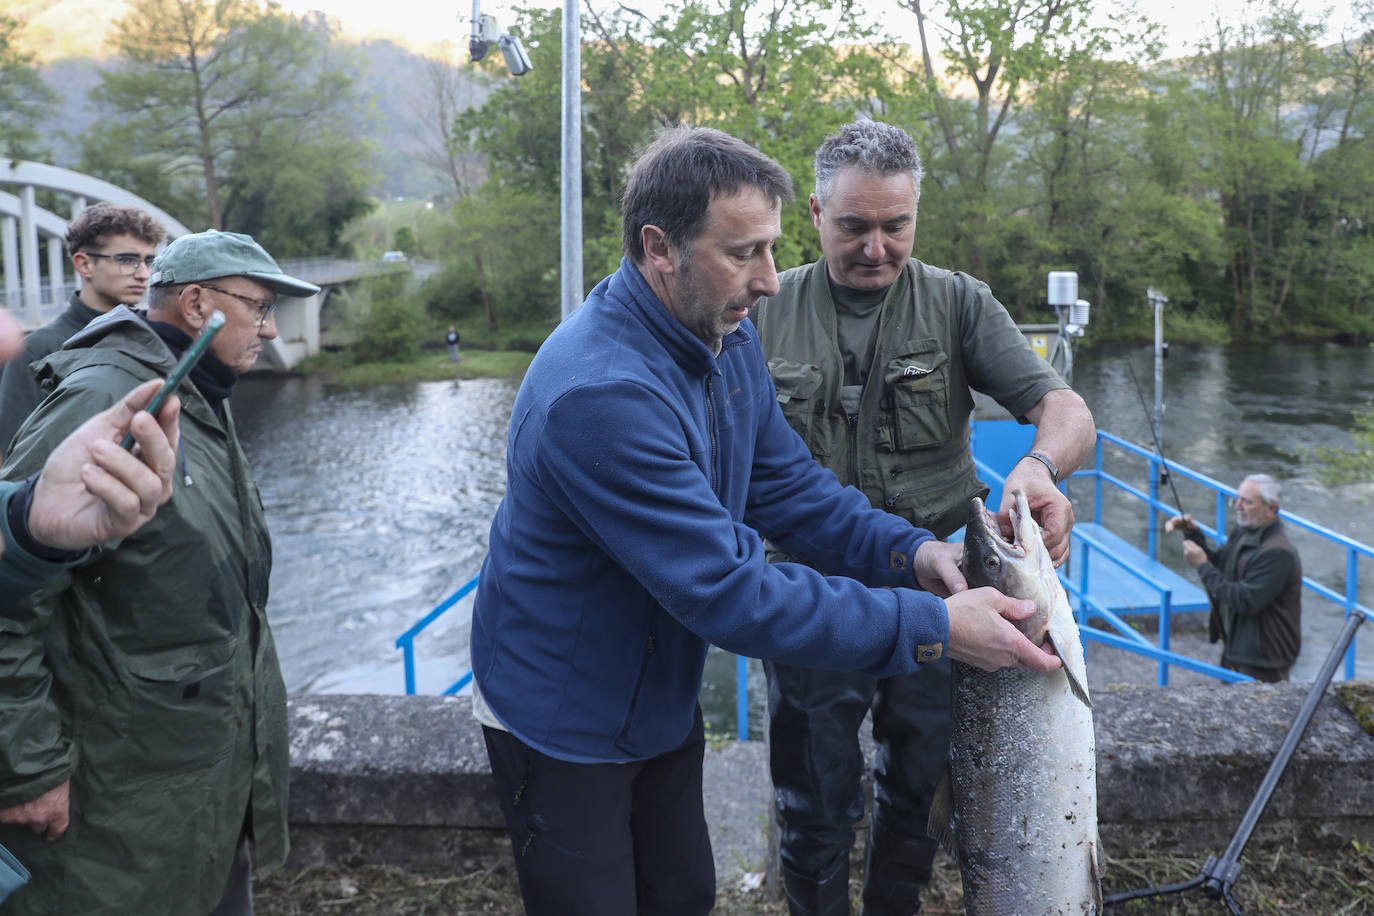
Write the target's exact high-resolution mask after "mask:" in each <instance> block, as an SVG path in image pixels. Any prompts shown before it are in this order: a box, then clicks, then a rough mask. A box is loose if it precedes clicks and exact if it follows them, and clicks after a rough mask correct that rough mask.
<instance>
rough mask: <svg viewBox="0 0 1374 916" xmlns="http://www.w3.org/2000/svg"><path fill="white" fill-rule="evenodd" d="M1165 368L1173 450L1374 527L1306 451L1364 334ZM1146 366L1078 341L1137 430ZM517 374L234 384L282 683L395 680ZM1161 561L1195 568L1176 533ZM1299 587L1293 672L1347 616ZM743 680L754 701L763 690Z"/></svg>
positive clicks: (1326, 563)
mask: <svg viewBox="0 0 1374 916" xmlns="http://www.w3.org/2000/svg"><path fill="white" fill-rule="evenodd" d="M1128 365H1129V367H1130V368H1133V369H1134V380H1133V378H1132V374H1131V371H1130V368H1128ZM1164 367H1165V372H1164V375H1165V403H1166V414H1165V421H1164V429H1165V432H1164V436H1163V441H1162V445H1163V450H1164V454H1165V455H1166V456H1167V457H1169V458H1170V459H1173V460H1175V461H1178V462H1181V463H1183V464H1186V465H1189V466H1191V467H1193V468H1194V469H1196V470H1198V471H1201V472H1203V473H1205V474H1207V475H1209V476H1212V477H1214V478H1216V479H1218V480H1220V481H1222V482H1223V483H1227V484H1230V485H1232V486H1234V485H1235V484H1236V483H1238V482H1239V480H1240V478H1241V477H1243V476H1244V475H1245V474H1247V473H1252V472H1264V473H1268V474H1271V475H1273V476H1274V477H1276V478H1277V479H1279V480H1280V481H1281V482H1283V484H1284V486H1285V498H1284V508H1285V509H1287V510H1289V511H1291V512H1293V513H1295V514H1297V515H1300V516H1303V517H1305V518H1308V519H1311V520H1313V521H1317V522H1319V523H1321V524H1322V525H1325V526H1326V527H1328V528H1330V529H1332V530H1333V531H1336V532H1338V533H1340V534H1343V535H1346V536H1348V537H1351V538H1355V539H1357V540H1360V541H1364V542H1366V543H1370V542H1374V522H1371V519H1370V512H1371V507H1374V483H1371V482H1368V481H1366V482H1362V483H1359V484H1357V485H1353V486H1349V487H1345V488H1341V489H1339V490H1333V489H1332V488H1329V487H1327V486H1325V485H1323V484H1322V483H1321V482H1320V480H1319V479H1318V474H1317V467H1316V465H1315V464H1314V463H1313V462H1312V461H1311V460H1310V458H1308V457H1306V452H1305V451H1304V450H1305V449H1310V448H1311V447H1312V446H1315V445H1349V444H1351V443H1352V442H1353V439H1352V437H1351V432H1350V431H1351V429H1352V428H1353V422H1352V410H1357V409H1360V410H1362V409H1368V408H1369V407H1371V406H1374V350H1370V349H1368V348H1353V347H1340V346H1335V345H1274V346H1262V347H1250V348H1225V349H1223V348H1216V347H1198V348H1190V347H1183V346H1175V347H1173V348H1172V352H1171V354H1170V356H1169V358H1168V359H1167V360H1166V361H1165V363H1164ZM1153 379H1154V368H1153V356H1152V351H1151V349H1150V348H1149V347H1134V348H1128V349H1114V350H1110V351H1106V352H1102V351H1098V352H1092V353H1086V354H1080V355H1079V357H1078V360H1077V364H1076V367H1075V377H1074V383H1075V387H1076V388H1077V389H1078V390H1079V391H1080V392H1081V393H1082V394H1083V396H1084V398H1085V400H1086V401H1087V402H1088V405H1089V406H1090V407H1091V408H1092V411H1093V414H1094V416H1095V417H1096V419H1097V422H1098V425H1099V427H1100V428H1101V429H1104V430H1106V431H1108V432H1112V433H1115V434H1117V435H1119V436H1121V437H1123V438H1126V439H1128V440H1130V441H1133V442H1136V443H1138V444H1142V445H1146V444H1148V443H1150V441H1151V440H1150V426H1149V414H1147V412H1146V407H1144V406H1142V403H1141V402H1142V398H1143V400H1144V401H1145V402H1146V404H1148V405H1149V409H1150V410H1152V409H1153V399H1154V387H1153V385H1154V382H1153ZM1137 382H1138V384H1139V386H1140V389H1139V391H1138V390H1137V387H1136V383H1137ZM515 390H516V386H515V384H514V383H512V382H509V381H506V380H499V379H490V380H482V379H478V380H466V381H462V382H461V383H459V382H424V383H416V384H396V385H381V386H376V387H370V388H350V387H346V386H337V385H330V384H326V383H324V382H321V381H320V380H318V379H314V378H310V379H301V378H270V377H250V378H246V379H243V380H242V381H241V382H240V383H239V386H238V390H237V391H236V392H235V394H234V402H233V403H234V410H235V414H236V417H237V419H238V422H239V425H240V428H241V432H242V436H243V440H244V447H245V449H246V451H247V452H248V455H249V457H250V459H251V460H252V462H253V465H254V467H255V469H256V471H257V476H258V481H259V484H260V486H261V489H262V494H263V500H264V503H265V505H266V509H267V518H268V522H269V524H270V526H271V529H272V536H273V551H274V554H275V558H274V567H273V571H272V592H271V601H270V605H269V613H270V616H271V620H272V626H273V629H274V631H275V633H276V639H277V645H278V648H279V650H280V653H281V657H282V667H283V670H284V673H285V676H286V683H287V688H288V690H290V691H291V692H293V693H301V692H306V693H309V692H314V693H364V692H373V693H399V692H402V691H403V689H404V680H403V673H402V662H401V653H400V651H399V650H397V649H396V648H395V647H394V642H395V638H396V637H397V636H398V635H400V634H401V633H402V632H404V631H405V630H406V629H407V628H408V627H409V626H410V625H411V624H412V623H414V622H415V621H416V620H417V619H418V618H420V617H421V616H422V615H423V614H425V613H426V612H427V611H428V610H429V609H430V608H431V607H433V606H434V605H435V604H437V603H438V602H439V601H440V600H441V599H442V598H443V597H445V596H446V595H448V594H449V593H451V592H452V591H453V590H454V589H455V588H456V587H457V586H458V585H460V584H462V583H463V582H465V581H466V580H467V579H468V578H470V577H471V576H472V575H474V574H475V573H476V572H477V570H478V567H479V566H480V563H481V558H482V556H483V554H484V553H485V550H486V542H487V529H488V526H489V524H490V519H491V515H492V512H493V511H494V509H495V507H496V504H497V503H498V502H499V500H500V498H501V494H502V491H503V489H504V483H505V464H504V453H505V438H506V425H507V422H508V419H509V416H510V408H511V404H512V402H513V400H514V397H515ZM1135 467H1136V471H1135V474H1136V477H1135V479H1133V480H1132V481H1131V482H1132V483H1133V484H1135V485H1136V486H1140V487H1143V486H1144V484H1145V481H1144V477H1143V473H1144V472H1143V470H1142V468H1143V464H1141V463H1139V462H1137V464H1136V466H1135ZM1176 482H1177V485H1178V492H1179V499H1180V500H1181V501H1182V502H1183V504H1184V508H1185V509H1187V510H1188V511H1190V512H1192V513H1193V514H1194V515H1196V516H1197V517H1198V518H1199V519H1208V520H1210V519H1211V518H1212V517H1213V512H1214V510H1213V508H1212V506H1213V503H1212V501H1211V499H1210V498H1209V497H1205V496H1204V494H1203V493H1202V492H1201V491H1200V490H1199V489H1197V488H1195V487H1190V486H1189V485H1188V484H1186V483H1185V482H1182V481H1178V480H1177V479H1176ZM1070 496H1071V497H1072V498H1073V499H1074V500H1075V505H1076V506H1077V507H1078V508H1077V511H1078V514H1079V517H1080V519H1084V518H1088V517H1090V516H1091V512H1092V506H1091V490H1090V489H1089V488H1088V487H1087V486H1086V485H1084V484H1082V483H1078V482H1075V483H1074V484H1071V488H1070ZM1165 498H1166V499H1167V498H1170V497H1169V496H1167V494H1166V496H1165ZM1121 503H1122V504H1121V505H1118V504H1117V502H1116V501H1108V500H1104V509H1105V510H1106V512H1107V516H1108V519H1109V520H1123V521H1124V523H1125V524H1126V525H1127V526H1129V524H1130V521H1129V518H1130V516H1128V515H1127V514H1125V509H1124V501H1121ZM1140 535H1141V536H1140V540H1139V542H1140V543H1141V544H1143V543H1144V540H1143V530H1142V531H1141V532H1140ZM1293 539H1294V541H1295V543H1297V545H1298V547H1299V549H1300V550H1301V551H1302V554H1303V559H1304V563H1305V567H1306V571H1307V573H1308V574H1309V575H1314V576H1317V577H1318V578H1320V579H1321V580H1322V581H1324V582H1325V583H1327V584H1328V585H1332V586H1334V587H1336V588H1338V589H1339V588H1341V587H1342V582H1343V575H1344V558H1343V556H1342V555H1340V554H1339V553H1338V552H1337V551H1333V550H1331V549H1330V548H1329V547H1323V546H1321V545H1319V544H1318V543H1317V542H1316V541H1314V540H1312V539H1311V538H1309V537H1306V536H1304V535H1301V534H1293ZM1161 559H1163V560H1165V561H1166V562H1169V563H1170V564H1171V565H1175V566H1177V567H1178V568H1180V569H1182V570H1185V571H1187V567H1186V566H1184V565H1182V560H1181V550H1179V549H1178V547H1177V545H1176V544H1174V543H1172V542H1166V544H1165V547H1164V549H1163V550H1162V553H1161ZM1369 565H1370V564H1369V563H1366V564H1364V566H1365V567H1368V566H1369ZM1361 572H1362V573H1363V575H1364V577H1365V579H1367V580H1368V583H1367V584H1366V587H1365V590H1364V591H1365V594H1364V595H1363V600H1364V602H1365V603H1366V604H1374V570H1371V569H1369V568H1363V569H1362V570H1361ZM1308 594H1309V595H1310V592H1309V593H1308ZM1305 600H1306V601H1307V604H1306V608H1305V614H1304V649H1303V654H1302V656H1301V658H1300V659H1299V662H1298V665H1297V666H1296V668H1295V672H1294V675H1295V678H1299V679H1300V678H1303V677H1306V678H1308V679H1310V678H1311V677H1312V676H1313V674H1314V673H1315V672H1316V670H1317V668H1318V667H1319V666H1320V664H1321V661H1322V659H1323V658H1324V657H1325V655H1326V653H1327V651H1328V649H1329V647H1330V645H1331V643H1332V642H1333V640H1334V638H1335V635H1336V632H1337V631H1338V630H1339V628H1340V624H1341V621H1340V617H1339V612H1338V611H1335V610H1333V609H1332V608H1331V606H1330V605H1328V604H1327V603H1326V602H1323V601H1319V600H1313V599H1311V598H1305ZM464 605H466V607H465V606H464ZM464 605H460V607H459V613H450V614H449V615H448V616H447V618H445V619H444V622H442V623H441V624H438V625H436V626H435V627H434V628H432V629H431V630H429V631H426V632H425V634H423V635H422V636H420V637H419V639H418V640H417V642H416V645H417V650H418V655H419V665H418V670H417V683H418V688H419V690H420V691H421V692H437V691H439V690H441V689H443V688H444V687H445V686H447V685H448V684H450V683H451V682H452V681H453V680H454V679H455V678H456V677H457V676H458V675H459V674H461V673H462V672H463V671H465V670H466V669H467V667H468V665H467V653H466V645H467V622H466V619H465V618H466V614H465V613H463V612H465V611H466V610H467V609H468V607H470V598H469V599H467V600H466V601H465V602H464ZM1361 642H1362V643H1363V648H1362V651H1361V653H1360V663H1359V673H1360V674H1361V675H1362V676H1374V631H1372V632H1370V633H1366V634H1365V635H1364V637H1363V639H1362V640H1361ZM733 670H734V669H733V664H732V663H731V661H730V660H729V659H728V658H727V657H725V656H724V655H723V654H718V653H713V657H712V659H711V660H710V661H709V663H708V672H707V680H708V684H707V689H706V691H705V693H704V695H703V706H704V707H705V708H706V709H707V710H708V718H710V719H711V721H712V724H713V727H714V728H716V729H719V730H721V731H727V732H728V731H732V730H733V728H734V725H733V722H734V713H733V708H734V706H733V703H734V699H733V697H734V693H733V691H734V686H733ZM755 670H756V672H757V666H755ZM755 676H756V677H757V673H756V675H755ZM1338 676H1339V675H1338ZM751 692H752V694H753V695H754V707H755V711H756V712H757V711H758V709H759V706H760V704H761V703H762V690H752V691H751ZM757 721H759V720H758V718H757V717H755V723H757Z"/></svg>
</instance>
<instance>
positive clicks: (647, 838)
mask: <svg viewBox="0 0 1374 916" xmlns="http://www.w3.org/2000/svg"><path fill="white" fill-rule="evenodd" d="M482 731H483V734H484V736H485V738H486V743H487V756H488V758H490V760H491V772H492V775H493V776H494V777H495V778H496V787H497V790H498V791H499V792H500V797H501V810H502V812H503V813H504V814H505V817H506V829H507V830H509V831H510V837H511V845H512V846H513V848H514V852H515V868H516V873H517V875H518V876H519V878H520V894H521V896H522V897H523V898H524V900H525V912H526V913H528V914H530V916H579V914H585V916H650V914H652V916H700V914H704V913H707V912H709V911H710V910H711V907H712V906H713V905H714V904H715V895H716V869H715V861H714V859H713V858H712V857H711V839H710V837H709V836H708V834H707V831H706V816H705V813H704V811H703V809H702V801H701V767H702V759H703V755H704V753H705V749H706V742H705V738H704V733H703V730H702V721H701V709H700V708H698V709H697V714H696V723H695V725H693V727H692V731H691V733H690V734H689V735H688V736H687V739H686V740H685V741H683V743H682V744H681V745H680V746H679V747H677V748H676V749H674V750H672V751H669V752H667V753H665V754H660V755H659V756H657V757H652V758H650V759H648V760H641V761H637V762H633V763H594V764H585V763H568V762H567V761H564V760H558V759H556V758H554V757H549V756H548V755H546V754H541V753H540V752H539V751H536V750H534V749H533V748H531V747H529V746H528V745H526V744H525V743H524V742H522V741H520V740H519V739H518V738H516V737H515V736H514V735H511V734H510V733H509V732H504V731H499V730H497V729H493V728H485V727H484V728H483V729H482Z"/></svg>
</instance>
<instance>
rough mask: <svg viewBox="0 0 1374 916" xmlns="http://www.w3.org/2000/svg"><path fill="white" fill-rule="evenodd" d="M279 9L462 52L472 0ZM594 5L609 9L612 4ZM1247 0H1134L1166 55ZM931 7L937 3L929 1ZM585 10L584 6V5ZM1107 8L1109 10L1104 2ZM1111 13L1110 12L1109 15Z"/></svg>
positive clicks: (1323, 6)
mask: <svg viewBox="0 0 1374 916" xmlns="http://www.w3.org/2000/svg"><path fill="white" fill-rule="evenodd" d="M480 2H481V10H482V12H483V13H490V14H492V15H494V16H496V18H497V19H498V21H500V23H501V24H502V25H507V26H508V25H510V24H511V23H512V22H514V20H515V14H514V12H513V10H514V9H515V8H516V7H518V6H526V5H528V6H536V7H557V6H561V5H562V3H561V2H560V0H525V2H520V0H480ZM282 5H283V7H285V8H286V9H288V10H290V11H292V12H298V13H299V12H305V11H307V10H312V9H319V10H323V11H324V12H325V13H327V14H328V15H330V16H334V17H337V18H338V19H339V20H340V21H342V22H343V23H344V25H345V31H346V32H351V31H352V30H354V29H358V30H363V31H366V32H368V33H370V34H374V35H378V34H391V35H394V36H396V37H399V38H401V39H403V40H404V41H405V42H406V43H407V44H408V45H410V46H411V47H416V48H419V49H425V48H427V47H429V46H430V45H432V44H434V43H436V42H441V41H447V42H451V43H452V44H453V45H454V46H456V47H457V48H459V49H460V50H461V49H462V48H465V47H466V45H467V35H468V32H469V29H470V26H469V21H470V18H471V15H472V7H471V2H470V0H467V2H462V3H458V4H453V5H448V4H436V3H434V2H433V0H386V2H384V3H379V2H377V0H284V2H283V3H282ZM598 5H605V6H610V5H612V4H611V3H610V2H604V3H599V4H598ZM628 5H631V6H634V7H636V8H638V9H642V10H644V11H645V12H649V13H652V12H653V10H654V9H655V8H659V9H661V8H662V3H661V2H659V0H642V2H637V0H630V2H629V4H628ZM1244 5H1245V0H1138V6H1139V8H1140V10H1141V12H1143V13H1145V14H1146V15H1148V16H1149V17H1150V18H1151V19H1153V20H1155V21H1157V22H1160V23H1162V24H1164V26H1165V42H1166V54H1167V55H1168V56H1171V57H1172V56H1178V55H1182V54H1185V53H1187V52H1188V51H1189V50H1190V48H1191V46H1192V45H1193V44H1194V43H1196V42H1197V41H1198V40H1199V39H1200V38H1201V37H1202V36H1204V35H1205V34H1207V33H1208V32H1209V31H1210V28H1211V25H1212V23H1213V22H1214V21H1215V16H1216V14H1217V13H1218V12H1220V13H1221V14H1222V15H1223V16H1224V17H1226V18H1227V19H1228V20H1230V19H1234V18H1235V17H1236V16H1238V15H1239V14H1240V11H1241V10H1242V9H1243V7H1244ZM1297 5H1298V7H1299V9H1301V10H1303V11H1304V12H1306V13H1307V14H1308V15H1311V16H1318V15H1323V14H1324V13H1325V11H1326V10H1328V9H1329V8H1331V7H1333V6H1334V7H1335V12H1334V13H1333V14H1332V15H1330V16H1326V17H1324V18H1326V19H1327V21H1328V22H1329V23H1330V26H1331V29H1330V31H1329V32H1328V38H1329V39H1330V40H1335V39H1337V38H1339V37H1340V25H1341V24H1343V23H1345V22H1347V21H1348V19H1349V16H1348V12H1347V10H1348V0H1333V3H1324V2H1320V0H1297ZM931 6H932V7H936V6H938V2H932V3H931ZM862 7H863V8H864V9H867V10H869V11H870V12H871V14H872V15H874V16H875V17H879V18H880V19H881V21H882V22H884V23H885V24H886V25H887V26H888V27H889V28H890V29H892V30H894V31H896V32H897V33H898V37H899V38H904V39H907V40H911V41H914V40H915V18H916V17H915V15H914V14H912V13H911V12H909V11H907V10H905V9H903V8H901V7H900V6H898V4H897V3H896V2H895V0H867V2H863V3H862ZM584 8H585V7H584ZM1105 8H1106V9H1107V10H1113V9H1114V8H1115V7H1114V5H1113V4H1110V3H1108V4H1107V5H1106V7H1105ZM1109 15H1110V14H1109Z"/></svg>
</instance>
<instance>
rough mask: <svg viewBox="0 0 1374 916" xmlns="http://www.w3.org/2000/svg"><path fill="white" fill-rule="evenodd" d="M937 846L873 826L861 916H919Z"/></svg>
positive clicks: (869, 841)
mask: <svg viewBox="0 0 1374 916" xmlns="http://www.w3.org/2000/svg"><path fill="white" fill-rule="evenodd" d="M874 834H878V835H877V836H876V837H875V836H874ZM936 846H937V844H936V842H935V841H934V840H932V839H930V838H929V837H922V838H920V839H917V838H915V837H909V836H905V835H903V834H901V833H898V832H896V831H894V830H884V829H883V827H882V826H881V825H880V823H875V824H873V825H872V827H871V829H870V830H869V833H868V842H867V843H866V844H865V848H864V897H863V899H864V905H863V909H862V910H861V911H860V916H912V914H913V913H918V912H920V909H921V892H922V891H924V890H925V888H926V885H927V884H929V883H930V878H931V863H932V862H933V861H934V859H935V851H936ZM875 853H876V854H875Z"/></svg>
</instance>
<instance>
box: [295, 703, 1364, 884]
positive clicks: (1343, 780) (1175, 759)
mask: <svg viewBox="0 0 1374 916" xmlns="http://www.w3.org/2000/svg"><path fill="white" fill-rule="evenodd" d="M1308 686H1309V685H1304V684H1280V685H1261V684H1245V685H1236V686H1227V685H1197V686H1185V687H1169V688H1160V687H1138V686H1108V687H1102V688H1097V689H1095V690H1094V695H1093V696H1094V705H1095V720H1096V732H1097V755H1098V795H1099V802H1098V814H1099V827H1100V831H1101V834H1102V839H1103V843H1104V845H1105V847H1106V851H1107V853H1108V855H1113V854H1115V855H1126V854H1132V853H1134V854H1139V853H1141V852H1145V851H1151V852H1159V853H1176V854H1185V855H1197V854H1203V853H1207V852H1220V851H1222V850H1224V849H1225V847H1226V844H1227V842H1228V841H1229V840H1230V838H1231V836H1232V835H1233V833H1234V832H1235V830H1236V828H1237V827H1238V826H1239V824H1240V822H1241V820H1242V818H1243V816H1244V814H1245V812H1246V810H1247V808H1248V807H1249V805H1250V803H1251V800H1252V798H1253V797H1254V795H1255V792H1256V790H1257V789H1258V788H1259V786H1260V783H1261V782H1262V780H1263V778H1264V775H1265V773H1266V772H1267V771H1268V769H1269V766H1270V762H1271V761H1272V759H1273V758H1274V755H1275V754H1276V753H1277V752H1278V750H1279V747H1280V745H1281V744H1282V741H1283V738H1284V735H1285V734H1286V733H1287V731H1288V728H1289V725H1290V724H1291V722H1292V720H1293V718H1294V716H1296V714H1297V712H1298V710H1299V709H1300V708H1301V706H1302V702H1303V699H1304V697H1305V696H1306V694H1307V691H1308ZM1345 689H1353V690H1354V691H1355V692H1357V693H1359V694H1361V695H1363V696H1365V697H1369V696H1374V685H1372V684H1370V683H1369V682H1362V683H1356V684H1353V685H1351V686H1350V688H1343V690H1345ZM1365 704H1366V706H1368V705H1369V700H1368V699H1366V700H1365ZM290 723H291V751H292V765H291V836H292V847H293V848H292V861H291V864H292V865H293V866H295V867H300V866H306V865H314V864H320V863H324V862H346V863H350V864H361V863H368V864H390V865H409V866H427V867H452V868H457V867H473V866H475V865H487V864H492V863H494V862H499V861H504V860H507V859H508V858H509V856H510V855H511V852H510V843H509V841H508V839H507V837H506V834H505V828H504V824H503V821H502V818H501V812H500V808H499V806H498V804H497V801H496V798H495V786H494V784H493V782H492V780H491V774H490V773H489V772H488V770H487V761H486V751H485V748H484V745H483V742H482V736H481V729H480V727H479V726H478V725H477V723H476V722H475V721H474V720H473V718H472V714H471V708H470V703H469V701H468V700H467V699H466V698H461V697H406V696H383V695H365V696H335V695H319V696H302V697H297V698H294V699H293V700H292V701H291V703H290ZM705 779H706V810H707V817H708V821H709V822H710V827H711V835H712V842H713V845H714V846H715V853H716V866H717V875H718V879H719V880H721V881H728V880H734V879H735V878H737V877H738V876H739V875H740V874H741V873H744V872H753V871H762V870H763V868H764V860H765V857H766V849H767V839H766V837H767V832H768V813H769V798H770V788H769V784H768V770H767V759H766V756H765V750H764V746H763V743H762V742H750V743H747V744H740V743H737V742H726V743H725V744H723V745H722V746H720V747H716V748H712V749H711V750H709V751H708V753H707V761H706V774H705ZM1351 839H1358V840H1360V841H1362V842H1374V737H1371V736H1370V735H1369V734H1368V733H1366V732H1365V730H1364V729H1363V728H1362V727H1361V726H1360V724H1359V723H1358V722H1357V721H1356V718H1355V716H1354V715H1352V713H1351V712H1350V711H1349V710H1348V709H1347V708H1346V706H1345V705H1344V704H1343V703H1342V701H1341V700H1340V699H1338V698H1337V697H1336V695H1335V694H1334V693H1332V692H1330V691H1328V692H1327V694H1326V696H1325V697H1324V698H1323V700H1322V701H1321V703H1320V705H1319V706H1318V708H1317V711H1316V714H1315V715H1314V717H1313V720H1312V723H1311V725H1310V726H1309V727H1308V729H1307V732H1306V734H1305V735H1304V736H1303V739H1302V741H1301V742H1300V743H1299V744H1298V749H1297V751H1296V753H1295V754H1294V756H1293V759H1292V761H1291V762H1290V764H1289V766H1288V768H1287V770H1286V771H1285V774H1284V776H1283V778H1282V779H1281V780H1280V781H1279V783H1278V785H1277V787H1276V789H1275V792H1274V794H1273V796H1272V798H1271V800H1270V802H1269V805H1268V807H1267V808H1266V810H1265V812H1264V815H1263V816H1262V817H1261V818H1260V820H1259V823H1258V825H1257V827H1256V830H1255V833H1254V835H1253V837H1252V839H1251V843H1252V845H1261V846H1262V845H1286V844H1292V843H1298V844H1302V845H1304V846H1310V845H1312V844H1326V843H1341V844H1343V843H1346V842H1348V841H1349V840H1351Z"/></svg>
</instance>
